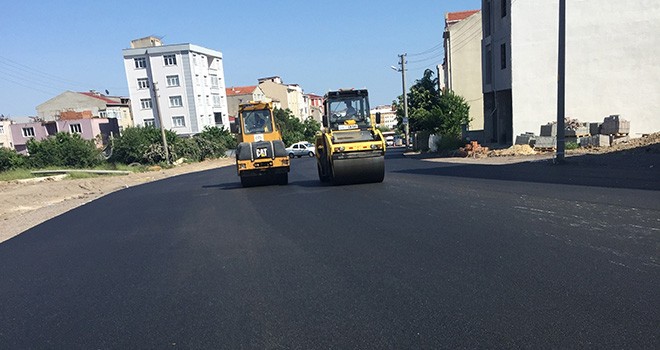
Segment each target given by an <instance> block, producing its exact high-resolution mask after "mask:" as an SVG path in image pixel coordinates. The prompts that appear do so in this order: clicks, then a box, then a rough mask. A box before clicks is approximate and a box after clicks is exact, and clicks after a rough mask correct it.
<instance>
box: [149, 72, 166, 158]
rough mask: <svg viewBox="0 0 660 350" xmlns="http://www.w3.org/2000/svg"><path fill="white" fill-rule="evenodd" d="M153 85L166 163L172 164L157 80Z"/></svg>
mask: <svg viewBox="0 0 660 350" xmlns="http://www.w3.org/2000/svg"><path fill="white" fill-rule="evenodd" d="M151 86H152V88H153V91H154V100H156V117H158V125H159V126H160V135H161V137H162V138H163V150H164V151H165V163H167V164H170V151H169V150H168V149H167V137H166V136H165V126H163V117H162V116H161V115H160V104H159V102H158V87H156V82H155V81H154V82H152V83H151Z"/></svg>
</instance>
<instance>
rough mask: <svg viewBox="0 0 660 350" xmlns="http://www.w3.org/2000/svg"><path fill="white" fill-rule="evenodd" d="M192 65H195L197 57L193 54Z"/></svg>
mask: <svg viewBox="0 0 660 350" xmlns="http://www.w3.org/2000/svg"><path fill="white" fill-rule="evenodd" d="M193 64H194V65H197V55H195V54H193Z"/></svg>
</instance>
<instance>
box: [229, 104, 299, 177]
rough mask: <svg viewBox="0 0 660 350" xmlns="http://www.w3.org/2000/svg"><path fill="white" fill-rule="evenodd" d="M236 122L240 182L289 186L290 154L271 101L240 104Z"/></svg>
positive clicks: (237, 165)
mask: <svg viewBox="0 0 660 350" xmlns="http://www.w3.org/2000/svg"><path fill="white" fill-rule="evenodd" d="M236 124H237V127H238V130H237V133H238V146H237V147H236V170H237V171H238V176H240V178H241V185H243V187H250V186H254V185H259V184H278V185H286V184H287V183H288V182H289V170H290V165H289V156H288V155H287V153H286V149H285V146H284V142H282V135H281V134H280V131H279V130H278V129H277V124H276V123H275V117H274V115H273V104H272V102H254V101H250V102H249V103H244V104H241V105H239V106H238V119H237V120H236Z"/></svg>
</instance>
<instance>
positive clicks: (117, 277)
mask: <svg viewBox="0 0 660 350" xmlns="http://www.w3.org/2000/svg"><path fill="white" fill-rule="evenodd" d="M571 164H572V165H570V164H569V165H566V166H563V167H558V166H553V165H549V164H546V163H533V164H524V165H511V166H472V165H456V164H446V163H431V162H424V161H421V160H419V159H407V158H404V157H403V156H402V154H401V151H400V150H392V151H390V152H389V154H388V159H387V161H386V170H387V173H386V177H385V181H384V182H383V183H378V184H364V185H351V186H329V185H322V184H321V183H320V182H319V181H318V179H317V175H316V168H315V163H314V160H313V159H311V158H300V159H294V160H293V165H292V172H291V174H290V179H289V180H290V184H289V185H288V186H267V187H255V188H248V189H243V188H241V187H240V183H239V179H238V177H237V176H236V174H235V170H234V168H232V167H229V168H221V169H216V170H211V171H205V172H200V173H194V174H188V175H182V176H178V177H174V178H170V179H167V180H163V181H158V182H154V183H149V184H145V185H142V186H138V187H134V188H130V189H127V190H123V191H120V192H115V193H112V194H110V195H108V196H106V197H103V198H101V199H99V200H96V201H94V202H92V203H89V204H87V205H84V206H82V207H80V208H78V209H76V210H73V211H71V212H68V213H66V214H64V215H61V216H59V217H57V218H55V219H52V220H50V221H48V222H46V223H43V224H41V225H39V226H37V227H35V228H33V229H31V230H29V231H28V232H26V233H24V234H21V235H19V236H17V237H15V238H13V239H11V240H8V241H6V242H4V243H2V244H0V325H1V326H0V348H7V349H26V348H56V349H76V348H84V349H127V348H155V349H163V348H176V347H181V348H213V349H242V348H246V349H247V348H256V349H280V348H281V349H330V348H334V349H372V348H377V349H435V348H456V347H467V348H484V347H487V348H518V347H523V348H576V347H593V348H655V349H657V348H659V347H660V339H659V338H660V261H659V259H660V192H658V190H659V188H658V187H660V180H658V179H660V177H655V178H654V176H655V175H656V174H657V175H660V173H658V172H657V170H653V168H648V167H646V168H642V167H640V168H639V169H638V171H633V172H632V173H631V175H630V177H631V178H633V180H634V181H622V180H621V179H620V178H613V177H612V176H609V177H608V176H607V175H603V174H602V172H599V171H598V169H599V168H598V167H589V166H587V165H585V164H582V163H580V162H579V161H574V162H572V163H571ZM649 169H650V170H649ZM656 169H657V168H656ZM610 170H611V171H608V172H607V174H617V170H616V169H610Z"/></svg>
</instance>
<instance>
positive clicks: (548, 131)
mask: <svg viewBox="0 0 660 350" xmlns="http://www.w3.org/2000/svg"><path fill="white" fill-rule="evenodd" d="M541 136H557V124H553V123H548V124H546V125H541Z"/></svg>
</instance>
